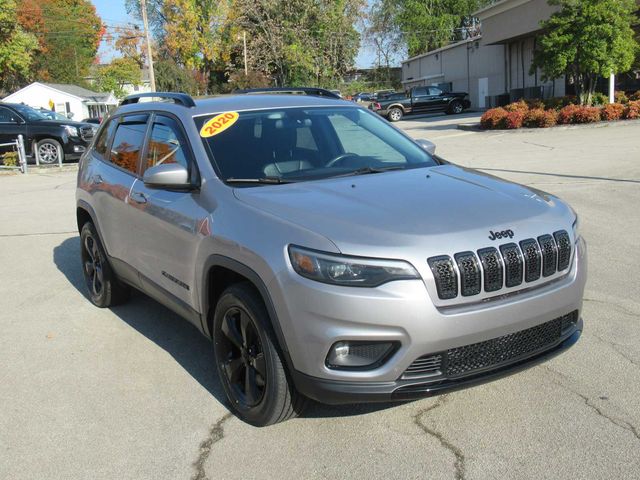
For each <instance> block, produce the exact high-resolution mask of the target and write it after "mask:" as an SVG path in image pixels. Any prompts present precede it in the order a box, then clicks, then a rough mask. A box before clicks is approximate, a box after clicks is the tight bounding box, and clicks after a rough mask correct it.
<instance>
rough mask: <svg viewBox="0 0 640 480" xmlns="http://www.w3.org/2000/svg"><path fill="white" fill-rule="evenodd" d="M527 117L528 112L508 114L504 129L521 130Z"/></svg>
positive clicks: (517, 111) (516, 111) (518, 111)
mask: <svg viewBox="0 0 640 480" xmlns="http://www.w3.org/2000/svg"><path fill="white" fill-rule="evenodd" d="M525 115H526V112H523V111H521V110H515V111H513V112H507V116H506V118H505V119H504V128H507V129H509V130H511V129H515V128H521V127H522V122H523V121H524V116H525Z"/></svg>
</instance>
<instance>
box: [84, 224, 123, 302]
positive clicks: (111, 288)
mask: <svg viewBox="0 0 640 480" xmlns="http://www.w3.org/2000/svg"><path fill="white" fill-rule="evenodd" d="M80 256H81V259H82V274H83V276H84V280H85V284H86V286H87V290H88V294H89V299H90V300H91V303H93V304H94V305H95V306H96V307H100V308H107V307H113V306H115V305H119V304H121V303H124V302H126V301H127V300H128V299H129V295H130V293H131V290H130V288H129V287H128V286H127V285H124V284H123V283H121V282H120V280H118V278H117V277H116V275H115V273H114V272H113V269H112V268H111V266H110V265H109V261H108V260H107V255H106V254H105V251H104V248H103V247H102V243H101V242H100V237H98V234H97V232H96V228H95V226H94V225H93V223H91V222H87V223H85V224H84V225H83V226H82V230H81V231H80Z"/></svg>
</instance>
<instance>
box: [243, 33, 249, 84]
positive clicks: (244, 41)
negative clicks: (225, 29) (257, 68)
mask: <svg viewBox="0 0 640 480" xmlns="http://www.w3.org/2000/svg"><path fill="white" fill-rule="evenodd" d="M242 43H243V44H244V76H245V77H246V76H247V75H249V71H248V70H247V32H242Z"/></svg>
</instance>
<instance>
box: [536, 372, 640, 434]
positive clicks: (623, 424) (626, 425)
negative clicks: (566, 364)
mask: <svg viewBox="0 0 640 480" xmlns="http://www.w3.org/2000/svg"><path fill="white" fill-rule="evenodd" d="M545 368H546V369H547V370H549V371H550V372H552V373H554V374H557V375H559V376H561V377H564V378H567V376H566V375H564V374H562V373H560V372H558V371H557V370H554V369H552V368H549V367H547V366H545ZM551 381H552V382H553V383H555V384H556V385H558V386H559V387H560V388H563V389H565V390H566V391H567V392H570V393H573V394H574V395H576V396H577V397H580V398H581V399H582V401H583V402H584V404H585V405H586V406H587V407H589V408H590V409H591V410H592V411H593V412H595V413H596V414H597V415H599V416H601V417H602V418H604V419H606V420H608V421H609V422H610V423H612V424H613V425H615V426H616V427H618V428H622V429H623V430H626V431H628V432H631V433H632V434H633V435H634V436H635V437H636V439H637V440H640V431H639V430H638V428H637V427H636V426H635V425H633V424H632V423H630V422H627V421H626V420H622V419H620V418H616V417H613V416H611V415H609V414H608V413H607V412H605V411H604V410H603V409H602V408H600V407H599V406H598V405H596V404H595V403H593V401H591V399H590V398H589V397H588V396H586V395H584V394H583V393H580V392H578V391H577V390H574V389H573V388H571V387H569V386H567V385H565V384H564V383H562V382H559V381H558V380H556V379H552V380H551Z"/></svg>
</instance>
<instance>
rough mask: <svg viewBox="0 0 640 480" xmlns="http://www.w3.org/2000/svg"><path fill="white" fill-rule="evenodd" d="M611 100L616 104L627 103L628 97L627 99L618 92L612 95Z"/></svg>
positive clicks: (624, 94) (625, 95)
mask: <svg viewBox="0 0 640 480" xmlns="http://www.w3.org/2000/svg"><path fill="white" fill-rule="evenodd" d="M613 98H614V100H615V102H616V103H629V97H627V94H626V93H624V92H622V91H620V90H618V91H616V92H615V93H614V94H613Z"/></svg>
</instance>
